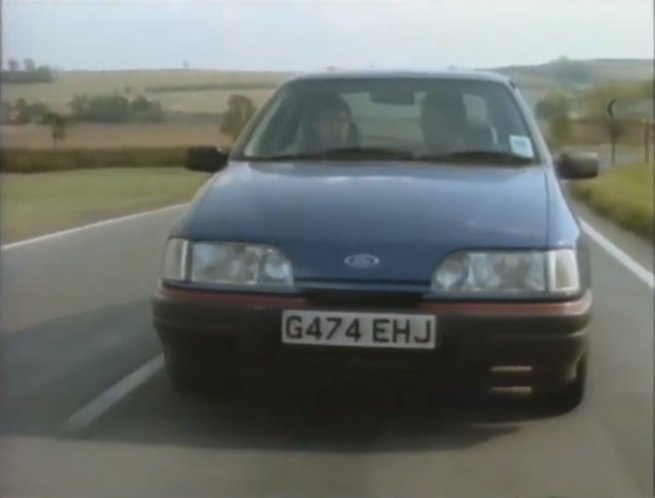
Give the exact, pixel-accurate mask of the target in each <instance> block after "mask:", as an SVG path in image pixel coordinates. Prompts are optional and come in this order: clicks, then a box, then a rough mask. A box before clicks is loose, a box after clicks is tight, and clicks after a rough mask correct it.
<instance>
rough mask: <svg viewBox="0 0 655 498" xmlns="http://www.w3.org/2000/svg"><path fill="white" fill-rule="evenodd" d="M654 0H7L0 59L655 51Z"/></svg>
mask: <svg viewBox="0 0 655 498" xmlns="http://www.w3.org/2000/svg"><path fill="white" fill-rule="evenodd" d="M653 36H654V34H653V1H652V0H431V1H428V0H424V1H421V0H286V1H282V0H277V1H276V0H4V1H3V2H2V61H3V64H4V63H6V61H7V60H8V59H9V58H17V59H23V58H25V57H31V58H33V59H34V60H35V61H36V62H37V64H45V65H50V66H54V67H58V68H61V69H107V70H109V69H156V68H180V67H182V66H183V63H184V62H185V61H187V62H188V63H189V65H190V67H192V68H215V69H232V70H315V69H323V68H325V67H326V66H336V67H339V68H351V69H352V68H367V67H371V66H374V67H378V68H416V69H430V68H438V67H445V66H450V65H453V66H459V67H480V68H487V67H489V68H491V67H498V66H504V65H510V64H535V63H543V62H547V61H549V60H553V59H556V58H557V57H559V56H562V55H565V56H567V57H570V58H572V59H590V58H653Z"/></svg>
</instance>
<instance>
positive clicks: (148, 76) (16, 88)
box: [2, 69, 288, 113]
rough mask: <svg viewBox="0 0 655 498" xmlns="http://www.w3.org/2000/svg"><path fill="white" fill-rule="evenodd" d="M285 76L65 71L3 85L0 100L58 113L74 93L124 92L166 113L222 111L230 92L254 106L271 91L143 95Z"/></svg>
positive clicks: (278, 79) (274, 82)
mask: <svg viewBox="0 0 655 498" xmlns="http://www.w3.org/2000/svg"><path fill="white" fill-rule="evenodd" d="M287 77H288V75H287V74H285V73H268V72H236V71H235V72H226V71H210V70H206V71H204V70H182V69H180V70H157V71H65V72H59V73H56V80H55V81H54V82H53V83H37V84H5V85H2V100H4V101H9V102H15V101H16V100H17V99H19V98H24V99H26V100H27V101H28V102H35V101H42V102H44V103H45V104H47V105H48V106H49V107H51V108H52V109H53V110H56V111H59V112H65V111H67V110H68V109H67V104H68V102H70V100H71V99H72V98H73V96H74V95H76V94H85V93H86V94H89V95H93V94H99V93H107V92H114V91H118V92H121V93H123V92H125V91H126V90H129V92H130V93H132V94H140V93H143V94H145V95H146V96H147V97H148V98H153V99H155V100H160V101H161V102H162V104H163V106H164V109H165V110H167V111H183V112H216V113H218V112H221V111H222V110H223V109H224V108H225V104H226V102H227V98H228V97H229V96H230V95H231V94H233V93H243V94H245V95H248V96H249V97H251V98H252V99H253V101H254V102H255V104H256V105H260V104H261V103H262V101H263V100H264V99H265V98H266V97H267V96H268V95H269V94H270V93H271V91H270V90H244V91H242V92H241V91H239V90H210V91H192V92H167V93H157V92H155V93H151V94H148V93H146V92H145V88H146V87H149V86H162V85H165V86H169V85H197V84H205V83H206V84H210V83H219V84H232V83H233V84H235V87H238V85H239V83H243V84H244V85H247V84H248V83H253V82H255V83H270V84H271V86H275V85H277V84H278V83H280V82H281V81H282V80H284V79H285V78H287Z"/></svg>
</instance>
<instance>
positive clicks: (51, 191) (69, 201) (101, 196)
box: [0, 168, 209, 243]
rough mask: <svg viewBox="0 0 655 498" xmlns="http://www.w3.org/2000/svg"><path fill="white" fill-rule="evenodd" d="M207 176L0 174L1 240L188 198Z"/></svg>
mask: <svg viewBox="0 0 655 498" xmlns="http://www.w3.org/2000/svg"><path fill="white" fill-rule="evenodd" d="M208 177H209V175H207V174H204V173H194V172H190V171H186V170H184V169H182V168H143V169H141V168H129V169H127V168H112V169H106V170H94V171H91V170H79V171H65V172H59V173H39V174H37V175H21V174H11V173H3V174H2V175H1V178H0V182H1V184H2V197H1V200H2V205H1V209H0V212H1V213H2V220H1V221H2V240H3V243H7V242H12V241H17V240H22V239H25V238H29V237H33V236H37V235H42V234H46V233H49V232H53V231H57V230H64V229H66V228H72V227H76V226H81V225H84V224H87V223H92V222H95V221H99V220H103V219H107V218H112V217H115V216H120V215H124V214H130V213H136V212H139V211H145V210H148V209H154V208H157V207H162V206H167V205H170V204H175V203H178V202H185V201H188V200H190V199H191V197H192V195H193V194H194V192H195V191H196V190H197V189H198V187H200V186H201V185H202V184H203V183H204V182H205V181H206V180H207V178H208Z"/></svg>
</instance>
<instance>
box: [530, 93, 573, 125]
mask: <svg viewBox="0 0 655 498" xmlns="http://www.w3.org/2000/svg"><path fill="white" fill-rule="evenodd" d="M571 105H572V100H571V98H570V97H569V96H568V95H564V94H562V93H557V94H554V93H551V94H549V95H547V96H546V97H544V98H543V99H541V100H540V101H539V102H537V106H536V107H535V114H536V116H537V118H538V119H543V120H546V121H550V120H551V119H553V118H555V117H556V116H561V115H563V114H566V115H569V114H570V112H571Z"/></svg>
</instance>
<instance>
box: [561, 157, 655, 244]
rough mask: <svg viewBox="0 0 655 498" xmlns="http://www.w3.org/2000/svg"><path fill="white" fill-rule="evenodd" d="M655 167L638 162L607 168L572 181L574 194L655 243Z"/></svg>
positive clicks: (608, 217) (594, 208) (593, 207)
mask: <svg viewBox="0 0 655 498" xmlns="http://www.w3.org/2000/svg"><path fill="white" fill-rule="evenodd" d="M653 172H654V168H653V165H652V164H647V163H643V162H636V163H631V164H626V165H621V166H617V167H614V168H610V169H608V170H607V171H604V172H603V173H602V174H601V175H600V176H599V177H598V178H595V179H593V180H588V181H582V182H572V183H570V184H569V186H570V189H571V192H572V193H573V195H574V196H575V197H576V198H578V199H580V200H581V201H582V202H584V203H585V204H586V205H588V206H589V207H590V208H591V209H592V210H593V211H595V212H596V213H598V214H600V215H601V216H604V217H605V218H607V219H609V220H611V221H613V222H614V223H616V224H617V225H619V226H620V227H622V228H625V229H626V230H629V231H631V232H633V233H636V234H637V235H641V236H642V237H644V238H645V239H647V240H649V241H650V242H651V243H652V242H653V232H654V230H655V205H654V190H655V188H654V184H653V181H654V175H653Z"/></svg>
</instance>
